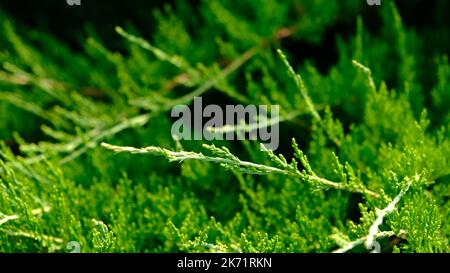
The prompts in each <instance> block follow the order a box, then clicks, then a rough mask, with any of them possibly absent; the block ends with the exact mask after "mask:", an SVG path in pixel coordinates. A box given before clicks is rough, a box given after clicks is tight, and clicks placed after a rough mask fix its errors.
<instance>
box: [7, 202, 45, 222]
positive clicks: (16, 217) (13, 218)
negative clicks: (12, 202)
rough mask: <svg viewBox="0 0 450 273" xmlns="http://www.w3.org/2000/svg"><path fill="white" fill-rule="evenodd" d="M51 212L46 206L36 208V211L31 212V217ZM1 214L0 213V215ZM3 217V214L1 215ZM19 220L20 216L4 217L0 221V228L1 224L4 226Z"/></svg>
mask: <svg viewBox="0 0 450 273" xmlns="http://www.w3.org/2000/svg"><path fill="white" fill-rule="evenodd" d="M50 210H51V207H49V206H46V207H43V208H38V209H34V210H32V211H31V214H32V215H39V214H43V213H46V212H49V211H50ZM1 214H2V213H0V215H1ZM3 215H4V214H3ZM19 218H20V215H18V214H14V215H6V216H5V217H3V219H0V226H2V225H3V224H5V223H6V222H9V221H13V220H17V219H19Z"/></svg>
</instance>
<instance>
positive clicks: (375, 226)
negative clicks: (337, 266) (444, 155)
mask: <svg viewBox="0 0 450 273" xmlns="http://www.w3.org/2000/svg"><path fill="white" fill-rule="evenodd" d="M419 179H420V176H418V175H417V176H416V177H415V180H416V181H417V180H419ZM404 181H406V186H405V187H404V188H403V189H401V190H400V193H399V194H398V195H397V196H396V197H395V198H394V199H393V200H392V202H390V203H389V204H388V205H387V206H386V207H385V208H384V209H383V210H381V211H377V218H376V219H375V221H374V222H373V224H372V225H371V226H370V229H369V234H368V235H367V236H366V240H365V242H364V245H365V246H366V248H368V249H369V248H370V247H372V245H373V241H374V239H375V235H376V234H377V233H378V228H379V226H380V225H381V224H382V223H383V219H384V217H386V216H387V215H389V214H391V213H392V212H393V211H394V210H395V206H396V205H397V203H398V202H399V201H400V199H401V198H402V197H403V195H405V193H406V192H407V191H408V190H409V187H410V186H411V184H412V180H411V179H410V178H409V177H405V179H404Z"/></svg>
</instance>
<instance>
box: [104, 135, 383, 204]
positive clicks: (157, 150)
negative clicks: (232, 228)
mask: <svg viewBox="0 0 450 273" xmlns="http://www.w3.org/2000/svg"><path fill="white" fill-rule="evenodd" d="M102 146H103V147H104V148H106V149H109V150H112V151H115V152H117V153H123V152H126V153H132V154H151V155H158V156H164V157H166V158H167V159H168V160H169V161H170V162H173V161H178V162H181V161H184V160H200V161H207V162H212V163H216V164H220V165H221V166H223V167H224V168H226V169H229V170H236V171H239V172H241V173H247V174H258V175H267V174H281V175H286V176H291V177H295V178H297V179H299V180H300V181H304V182H308V183H310V184H312V185H315V186H319V187H325V188H334V189H338V190H348V191H352V192H360V193H363V194H367V195H369V196H372V197H376V198H378V197H379V195H378V194H377V193H375V192H373V191H371V190H368V189H366V188H364V189H361V188H352V187H348V186H347V185H346V184H345V183H339V182H333V181H330V180H328V179H325V178H322V177H319V176H317V175H316V174H315V173H314V171H313V170H312V168H311V166H310V164H309V162H308V159H307V157H306V156H305V155H304V154H303V152H301V150H300V149H298V146H297V144H296V143H295V140H293V147H294V150H295V153H296V157H298V159H299V160H300V162H301V163H302V165H303V167H304V170H303V171H300V170H298V168H297V166H296V165H297V164H296V161H295V160H294V161H293V162H292V163H290V164H289V163H288V162H287V160H286V159H285V158H284V156H283V155H279V156H276V155H275V154H274V153H273V151H270V150H267V149H266V148H265V147H264V145H261V150H262V151H264V152H265V153H266V154H267V156H268V158H269V159H270V160H271V161H272V162H273V163H274V164H275V165H276V166H277V167H273V166H267V165H263V164H257V163H253V162H248V161H243V160H240V159H239V158H238V157H236V156H235V155H233V154H232V153H231V152H230V151H229V150H228V149H227V148H225V147H222V148H218V147H216V146H214V145H206V144H204V145H203V147H204V148H206V149H208V150H209V151H210V152H212V153H213V154H215V155H216V156H215V157H211V156H206V155H204V154H202V153H196V152H187V151H179V152H177V151H171V150H168V149H165V148H161V147H155V146H149V147H145V148H134V147H126V146H115V145H111V144H107V143H102Z"/></svg>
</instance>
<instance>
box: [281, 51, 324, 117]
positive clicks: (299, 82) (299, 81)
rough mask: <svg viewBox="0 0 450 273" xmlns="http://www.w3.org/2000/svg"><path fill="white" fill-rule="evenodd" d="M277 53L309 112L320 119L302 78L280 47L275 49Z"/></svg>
mask: <svg viewBox="0 0 450 273" xmlns="http://www.w3.org/2000/svg"><path fill="white" fill-rule="evenodd" d="M277 52H278V55H279V56H280V58H281V60H282V61H283V63H284V65H285V66H286V68H287V70H288V72H289V75H290V76H291V78H292V79H294V81H295V85H296V86H297V88H298V89H299V90H300V94H301V95H302V97H303V99H304V100H305V102H306V105H307V106H308V109H309V111H310V112H311V114H312V115H313V117H314V118H315V119H317V120H321V117H320V115H319V113H318V112H317V110H316V108H315V107H314V104H313V102H312V100H311V98H310V97H309V95H308V90H307V89H306V86H305V84H304V82H303V80H302V77H301V76H300V75H299V74H297V73H295V71H294V69H293V68H292V66H291V65H290V64H289V62H288V60H287V58H286V55H284V53H283V51H281V50H280V49H278V50H277Z"/></svg>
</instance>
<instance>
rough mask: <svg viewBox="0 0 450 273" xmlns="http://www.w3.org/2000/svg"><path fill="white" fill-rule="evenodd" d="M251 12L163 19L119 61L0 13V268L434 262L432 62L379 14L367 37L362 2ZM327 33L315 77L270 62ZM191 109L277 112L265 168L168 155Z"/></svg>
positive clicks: (443, 76)
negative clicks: (226, 256)
mask: <svg viewBox="0 0 450 273" xmlns="http://www.w3.org/2000/svg"><path fill="white" fill-rule="evenodd" d="M263 2H264V4H261V1H258V0H254V1H253V0H251V1H230V0H214V1H201V2H200V3H199V4H198V6H197V7H192V6H189V5H188V4H186V3H185V1H176V2H175V4H174V5H172V6H169V5H167V6H165V7H164V8H162V9H160V10H155V11H154V12H153V17H154V20H155V24H156V27H155V29H154V34H153V36H152V37H151V39H145V38H142V37H141V35H140V34H139V32H138V30H136V29H135V28H134V27H133V26H126V27H125V26H123V27H120V26H118V27H116V29H115V30H116V32H117V37H118V39H121V41H122V42H123V44H124V46H125V50H123V52H122V51H121V52H116V51H113V50H111V49H110V47H109V46H110V44H109V41H102V39H101V38H99V37H100V36H99V35H97V34H96V33H95V31H92V30H91V33H90V34H89V35H88V37H86V40H85V43H83V49H82V50H81V51H74V50H73V49H70V48H69V47H68V46H67V45H66V44H64V43H63V42H61V41H59V40H58V39H56V38H54V37H52V36H51V35H50V34H47V33H45V32H41V31H39V32H38V31H35V30H31V29H28V28H27V27H25V26H20V25H19V26H18V25H16V24H14V22H13V20H12V19H11V18H9V17H8V16H7V15H5V14H3V13H0V25H1V26H0V27H1V28H2V30H3V31H2V32H0V63H1V64H2V65H1V68H0V140H1V148H0V252H69V251H70V243H71V242H76V243H77V244H79V246H80V251H81V252H332V251H335V252H347V251H354V252H370V251H371V250H373V249H374V247H375V246H376V243H379V244H380V245H381V249H380V250H381V251H383V252H449V250H450V249H449V244H448V240H449V236H450V223H449V219H450V206H449V201H448V200H449V195H450V112H449V109H450V104H449V103H450V90H449V89H450V81H449V77H450V73H449V71H450V69H449V65H450V64H449V60H448V56H446V55H445V54H444V52H440V51H434V50H431V52H432V54H433V55H432V56H426V57H428V58H431V59H432V60H435V61H434V65H433V68H432V69H431V68H429V67H427V66H425V65H423V64H424V63H425V61H424V54H425V53H424V52H425V48H424V47H425V45H424V43H425V40H424V38H423V37H422V36H421V35H420V34H419V33H418V31H417V30H416V29H414V28H409V27H407V26H406V25H405V24H404V23H403V22H402V19H401V16H400V13H399V12H398V10H397V8H396V7H395V5H394V4H393V1H392V4H384V3H383V5H382V6H381V7H376V9H377V10H376V13H377V16H378V17H379V19H380V22H381V25H380V29H379V30H377V31H371V30H369V28H367V27H366V26H365V25H370V24H369V23H370V22H367V20H368V19H367V18H365V17H364V16H363V15H364V9H367V8H368V7H367V6H365V4H364V1H359V0H358V1H357V0H353V1H342V3H341V2H339V1H325V0H323V1H312V0H304V1H298V0H289V1H277V0H267V1H263ZM194 15H195V16H194ZM337 24H348V25H351V26H353V28H354V29H355V31H354V33H353V34H352V35H350V36H349V37H347V36H343V37H333V39H334V38H336V42H335V44H334V45H330V47H332V46H334V47H335V48H336V50H337V60H336V63H332V62H330V64H329V67H328V68H327V71H322V70H320V71H319V69H318V65H317V64H316V62H318V61H319V60H317V58H314V57H311V58H309V59H302V58H299V57H298V56H299V55H300V56H303V55H306V56H309V55H308V52H306V53H303V52H302V54H299V51H302V50H303V49H302V48H301V46H300V48H292V47H288V46H285V45H288V44H289V43H291V44H294V45H295V44H296V43H298V44H299V45H302V44H311V45H313V46H317V47H318V46H319V45H320V44H321V43H322V41H323V39H325V37H326V35H329V34H327V33H328V30H330V29H331V28H333V26H335V25H337ZM94 29H95V28H94ZM434 46H436V45H433V44H427V45H426V47H427V52H429V51H430V47H431V49H433V48H434ZM436 48H439V47H437V46H436ZM330 50H331V49H330ZM299 59H300V62H298V61H299ZM428 78H429V79H428ZM423 79H427V81H424V80H423ZM429 82H431V83H432V84H431V86H430V84H429ZM197 96H204V98H205V100H206V101H207V103H222V104H223V101H221V100H222V98H225V99H223V100H226V101H229V102H230V103H233V104H255V105H261V104H264V105H274V104H277V105H279V106H280V115H281V116H280V120H281V127H282V128H287V130H286V131H285V132H284V131H283V134H282V136H281V142H282V145H281V146H282V147H281V148H280V151H276V153H275V152H273V151H269V150H267V149H266V148H265V147H264V146H263V145H259V144H258V143H256V142H255V141H228V142H226V141H213V142H206V141H185V140H183V141H179V140H177V139H172V136H171V135H170V131H171V130H170V129H171V125H172V121H171V120H170V118H169V115H168V113H169V112H170V110H171V109H172V107H173V106H175V105H177V104H190V103H191V102H192V101H193V99H194V97H197ZM286 144H287V145H286ZM285 146H291V148H286V147H285ZM135 147H137V148H135ZM140 147H143V148H140ZM114 152H115V153H116V154H117V155H116V154H115V153H114ZM283 154H284V155H283ZM288 155H291V156H288ZM167 161H169V162H172V163H170V164H169V163H168V162H167Z"/></svg>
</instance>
